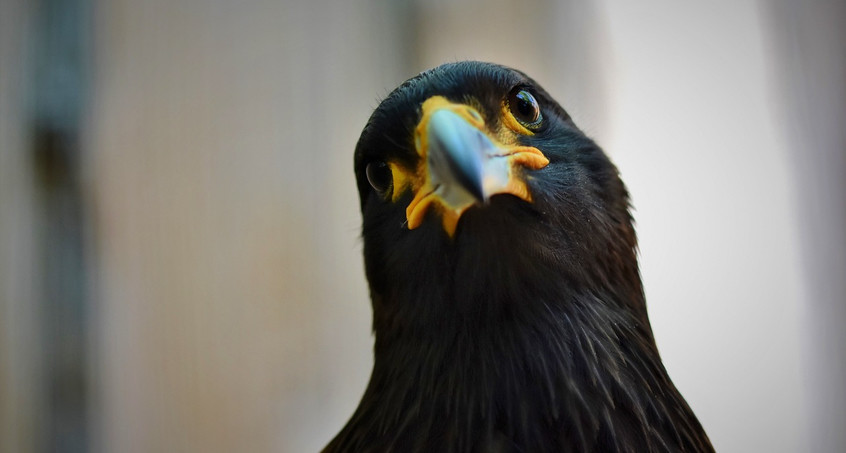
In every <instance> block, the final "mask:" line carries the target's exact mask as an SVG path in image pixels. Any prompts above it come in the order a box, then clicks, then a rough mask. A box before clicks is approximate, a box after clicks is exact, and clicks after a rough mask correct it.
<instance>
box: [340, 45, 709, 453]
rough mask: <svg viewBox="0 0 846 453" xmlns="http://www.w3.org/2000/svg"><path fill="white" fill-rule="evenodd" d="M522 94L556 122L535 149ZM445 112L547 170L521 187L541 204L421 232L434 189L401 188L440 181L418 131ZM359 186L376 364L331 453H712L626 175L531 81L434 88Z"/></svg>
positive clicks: (417, 102)
mask: <svg viewBox="0 0 846 453" xmlns="http://www.w3.org/2000/svg"><path fill="white" fill-rule="evenodd" d="M515 89H516V90H524V91H519V93H523V92H526V93H530V94H531V95H532V96H533V98H534V99H536V100H537V105H538V106H539V109H540V110H539V118H541V119H540V120H539V121H538V122H537V124H535V123H532V124H529V123H526V122H524V121H520V123H521V124H523V125H524V126H526V128H528V129H526V130H523V129H520V131H522V132H521V133H512V132H510V131H509V130H508V129H507V128H506V127H505V126H506V123H508V121H509V119H508V118H506V117H507V116H509V115H512V116H513V115H517V118H518V120H520V118H522V117H523V116H524V115H522V113H521V112H515V111H514V110H515V106H514V105H512V104H513V103H514V102H522V101H520V100H519V99H517V98H513V94H514V93H515ZM433 96H441V97H443V98H445V99H446V100H448V101H449V102H451V103H455V104H456V105H466V106H471V107H472V108H473V109H475V111H478V113H479V114H481V117H482V120H483V122H484V127H483V129H485V131H484V132H485V133H486V134H488V135H490V136H491V137H494V138H492V140H494V141H495V142H497V143H498V141H497V140H498V139H497V138H496V137H499V138H502V137H506V136H507V137H511V136H513V137H514V140H516V142H518V143H516V144H515V146H517V145H520V146H529V147H534V148H537V149H538V150H540V151H541V152H542V153H543V155H544V156H545V157H546V158H547V159H548V161H549V163H548V165H544V166H543V167H542V168H538V169H530V168H523V167H519V166H518V167H515V168H517V170H514V172H515V174H516V175H517V176H516V178H518V179H520V180H522V181H524V182H525V185H526V187H527V188H528V191H529V193H530V199H524V198H528V197H523V198H521V197H519V196H515V195H512V194H509V193H504V194H495V195H492V196H490V197H489V199H486V200H485V199H481V200H478V201H477V202H476V203H474V204H473V206H471V207H469V209H466V210H465V211H463V212H462V213H461V214H460V219H459V220H458V223H457V225H456V226H455V229H454V231H452V232H451V231H449V229H448V228H445V225H444V222H442V219H441V217H442V216H443V214H439V212H438V210H436V209H430V211H429V212H426V213H425V215H424V216H423V217H422V221H421V222H420V224H419V226H417V227H415V228H413V229H410V228H409V225H408V223H407V222H409V218H410V217H409V214H408V213H407V211H406V209H407V207H408V206H409V204H410V203H412V201H413V199H414V197H415V189H419V185H420V184H417V186H415V184H412V183H410V184H398V182H402V181H404V180H403V179H401V178H400V177H399V176H398V175H397V173H398V172H399V171H400V170H402V172H408V174H411V175H414V174H415V173H414V171H415V170H414V169H418V168H421V166H424V164H425V162H421V159H423V158H422V157H421V154H420V152H419V150H418V148H419V146H420V144H419V143H416V144H415V140H416V138H415V137H416V136H415V130H416V128H418V125H419V124H420V123H421V120H422V117H423V116H424V112H423V109H422V107H421V106H422V105H423V103H424V101H426V100H427V99H430V98H432V97H433ZM509 96H512V98H509ZM509 99H517V100H515V101H510V102H512V104H509ZM521 106H523V105H522V104H521ZM521 108H522V107H521ZM508 109H510V110H511V111H512V113H508V111H507V110H508ZM530 113H531V112H530ZM468 118H470V117H469V116H468ZM524 119H525V118H524ZM526 121H528V120H526ZM471 122H472V121H471ZM512 129H513V128H512ZM517 129H519V127H518V128H517ZM515 130H516V129H515ZM507 137H506V138H507ZM417 141H418V142H419V138H418V139H417ZM506 141H507V140H506ZM392 171H393V174H392V173H391V172H392ZM355 173H356V177H357V183H358V190H359V193H360V201H361V210H362V215H363V227H362V236H363V243H364V260H365V269H366V274H367V279H368V281H369V284H370V292H371V297H372V303H373V330H374V333H375V346H374V354H375V364H374V367H373V372H372V375H371V378H370V383H369V385H368V387H367V389H366V391H365V394H364V396H363V397H362V400H361V403H360V405H359V407H358V409H357V410H356V411H355V413H354V414H353V416H352V418H351V419H350V420H349V422H348V423H347V425H346V426H345V427H344V428H343V430H342V431H341V432H340V433H339V434H338V435H337V436H336V437H335V438H334V440H332V441H331V442H330V443H329V445H328V446H327V447H326V449H325V450H324V451H325V452H387V451H392V452H553V451H555V452H557V451H602V452H604V451H608V452H613V451H627V452H648V451H688V452H701V451H712V450H713V449H712V447H711V444H710V442H709V440H708V437H707V436H706V434H705V432H704V431H703V429H702V427H701V426H700V424H699V422H698V421H697V419H696V417H695V415H694V414H693V412H692V411H691V409H690V408H689V407H688V405H687V403H686V402H685V400H684V399H683V398H682V396H681V395H680V394H679V392H678V391H677V390H676V388H675V387H674V385H673V384H672V382H671V381H670V378H669V376H668V375H667V372H666V371H665V369H664V366H663V365H662V363H661V359H660V357H659V354H658V351H657V349H656V346H655V341H654V339H653V335H652V331H651V328H650V325H649V319H648V317H647V313H646V306H645V302H644V296H643V290H642V286H641V281H640V275H639V271H638V264H637V257H636V238H635V232H634V229H633V226H632V220H631V217H630V214H629V201H628V194H627V192H626V189H625V187H624V185H623V183H622V181H621V180H620V178H619V176H618V172H617V169H616V168H615V167H614V165H613V164H612V163H611V162H610V161H609V160H608V158H607V157H606V155H605V154H604V153H603V151H602V150H601V149H600V148H599V147H598V146H597V145H596V144H595V143H594V142H593V141H592V140H591V139H589V138H588V137H586V136H585V135H584V134H583V133H582V132H581V131H580V130H579V129H578V128H577V127H576V126H575V124H574V123H573V121H572V120H571V119H570V117H569V115H568V114H567V113H566V112H565V111H564V109H563V108H561V107H560V106H559V105H558V104H557V103H556V102H555V101H554V100H553V99H552V98H551V97H550V96H549V94H548V93H547V92H546V91H544V89H543V88H541V87H540V86H539V85H538V84H537V83H535V82H534V81H533V80H532V79H530V78H529V77H527V76H526V75H524V74H523V73H521V72H519V71H515V70H512V69H509V68H506V67H503V66H498V65H493V64H487V63H477V62H462V63H453V64H446V65H443V66H440V67H438V68H435V69H432V70H430V71H427V72H424V73H421V74H420V75H418V76H416V77H414V78H412V79H410V80H408V81H407V82H405V83H403V84H402V85H401V86H400V87H398V88H397V89H396V90H394V91H393V92H392V93H390V95H388V97H387V98H386V99H385V100H384V101H383V102H382V103H381V104H380V105H379V107H378V108H377V109H376V111H375V112H374V113H373V115H372V117H371V118H370V120H369V122H368V123H367V125H366V127H365V128H364V131H363V132H362V134H361V138H360V140H359V142H358V145H357V147H356V151H355ZM368 174H370V178H368ZM462 184H465V183H462ZM465 185H466V184H465ZM470 192H473V191H472V190H470ZM476 197H477V198H478V195H476ZM440 212H443V211H440Z"/></svg>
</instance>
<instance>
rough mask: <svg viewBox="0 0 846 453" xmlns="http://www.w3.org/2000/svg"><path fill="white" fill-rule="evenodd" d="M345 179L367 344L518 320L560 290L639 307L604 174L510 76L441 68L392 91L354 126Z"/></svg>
mask: <svg viewBox="0 0 846 453" xmlns="http://www.w3.org/2000/svg"><path fill="white" fill-rule="evenodd" d="M355 173H356V178H357V183H358V190H359V194H360V201H361V210H362V216H363V228H362V235H363V240H364V255H365V267H366V272H367V277H368V280H369V283H370V288H371V295H372V298H373V303H374V328H375V329H376V331H377V337H378V333H379V331H380V330H390V329H396V328H401V327H400V326H402V327H409V326H411V327H413V326H415V325H416V326H419V327H421V328H423V329H428V328H431V327H432V326H433V325H440V324H443V323H444V322H448V321H445V320H448V319H455V318H461V319H464V321H462V322H466V319H470V318H473V319H485V318H486V317H498V316H501V315H503V314H506V313H507V314H509V315H512V316H513V315H518V316H519V313H520V312H522V311H526V310H528V311H531V310H532V308H531V307H528V308H527V307H526V305H527V304H529V305H531V303H532V302H531V301H532V300H538V301H541V300H542V301H545V302H546V303H549V301H552V300H557V299H561V295H562V291H563V292H564V293H565V294H566V293H567V291H570V292H571V293H574V292H576V291H584V292H591V291H594V290H596V291H603V292H605V293H609V294H612V295H617V296H619V297H614V298H615V299H619V300H623V299H626V300H629V299H632V297H633V298H634V299H636V302H631V301H628V302H622V303H628V304H635V305H637V306H638V307H636V308H637V309H640V307H639V305H640V304H642V295H641V287H640V280H639V276H638V272H637V261H636V256H635V235H634V231H633V228H632V224H631V219H630V216H629V212H628V196H627V193H626V190H625V187H624V186H623V184H622V182H621V181H620V178H619V176H618V172H617V169H616V168H615V167H614V165H613V164H612V163H611V162H610V161H609V160H608V158H607V157H606V155H605V154H604V153H603V151H602V150H601V149H600V148H599V147H598V146H597V145H596V144H595V143H594V142H593V141H592V140H590V139H589V138H588V137H586V136H585V135H584V134H583V133H582V132H581V131H580V130H579V129H578V128H577V127H576V125H575V124H574V123H573V121H572V120H571V118H570V117H569V115H568V114H567V112H566V111H565V110H564V109H563V108H562V107H561V106H560V105H559V104H558V103H557V102H556V101H555V100H554V99H552V97H551V96H550V95H549V94H548V93H547V92H546V91H545V90H544V89H543V88H542V87H541V86H540V85H538V84H537V83H536V82H535V81H534V80H532V79H531V78H529V77H527V76H526V75H525V74H523V73H521V72H519V71H516V70H513V69H510V68H506V67H503V66H499V65H494V64H488V63H478V62H461V63H451V64H446V65H443V66H440V67H437V68H435V69H432V70H429V71H426V72H424V73H421V74H420V75H418V76H416V77H414V78H412V79H410V80H408V81H407V82H405V83H403V84H402V85H401V86H400V87H398V88H397V89H396V90H394V91H393V92H392V93H390V94H389V95H388V97H387V98H386V99H385V100H384V101H382V103H381V104H380V105H379V107H378V108H377V109H376V110H375V112H374V113H373V115H372V116H371V118H370V120H369V122H368V123H367V125H366V127H365V128H364V131H363V132H362V134H361V138H360V139H359V142H358V145H357V147H356V151H355ZM615 293H619V294H615ZM629 293H630V294H629ZM628 296H631V297H628ZM527 301H528V302H527ZM518 305H519V306H518ZM538 306H539V307H540V303H538ZM539 307H538V309H540V308H539Z"/></svg>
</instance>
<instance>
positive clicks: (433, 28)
mask: <svg viewBox="0 0 846 453" xmlns="http://www.w3.org/2000/svg"><path fill="white" fill-rule="evenodd" d="M0 1H2V3H0V38H2V39H1V40H0V159H2V160H0V297H2V299H0V329H2V331H0V451H3V452H5V451H9V452H12V451H15V452H17V451H37V450H39V449H41V448H42V447H43V445H46V444H47V443H46V442H47V441H45V440H43V439H41V438H40V437H39V434H41V431H39V429H40V428H41V427H43V420H45V419H46V418H48V417H46V416H45V414H44V411H47V410H49V405H46V404H45V403H44V401H43V399H44V395H43V394H42V393H40V392H39V389H40V387H39V386H40V385H42V384H43V382H42V381H43V380H45V379H48V378H49V376H47V374H49V373H46V372H44V371H43V370H41V369H40V367H41V365H42V364H43V363H44V360H43V359H42V358H41V357H40V356H39V354H40V353H41V351H42V349H41V347H40V346H39V342H40V341H42V340H43V337H44V332H43V330H44V328H45V326H47V325H49V324H47V323H45V321H44V318H45V314H44V313H39V311H38V309H37V307H40V306H42V305H39V304H40V301H39V299H40V298H42V295H41V290H40V289H39V287H38V284H37V282H38V281H39V278H41V277H43V276H42V275H40V274H39V272H40V271H39V267H38V257H37V256H36V255H37V250H38V248H39V246H40V245H39V244H38V241H39V240H40V239H39V237H38V236H37V235H35V234H34V233H33V230H35V229H36V226H37V224H38V222H39V219H38V209H37V207H36V205H37V203H38V202H37V200H35V198H36V197H35V190H36V189H35V188H34V184H35V183H34V182H33V181H32V178H33V175H32V165H31V163H30V162H29V160H28V159H29V158H30V157H29V154H28V151H27V150H28V149H30V147H31V146H30V144H29V143H28V142H27V141H28V140H29V138H28V136H27V134H26V130H27V129H26V128H27V121H28V117H27V99H28V97H30V96H31V93H27V88H26V87H27V86H29V85H28V84H27V80H29V75H28V72H27V71H28V69H27V68H30V67H31V64H29V63H31V62H27V56H28V55H29V54H28V53H27V49H28V48H30V47H31V44H29V40H30V39H32V36H33V32H32V30H31V29H30V27H29V25H28V24H30V22H31V17H30V16H32V15H33V14H34V13H33V11H35V7H33V6H28V5H29V4H28V2H22V1H20V0H0ZM42 3H43V2H42ZM793 8H796V7H791V8H781V9H777V8H774V7H772V6H771V4H770V3H769V2H758V1H755V0H742V1H731V2H729V1H717V2H709V3H707V4H702V5H692V4H689V3H688V4H685V5H680V4H678V2H671V1H662V0H656V1H651V2H645V3H644V2H640V3H638V4H636V5H635V4H627V3H625V2H612V1H601V2H592V1H587V0H562V1H554V0H529V1H524V2H520V3H519V4H518V3H514V2H509V1H505V0H494V1H482V0H460V1H443V0H438V1H423V0H405V1H400V2H378V1H375V0H355V1H348V2H330V1H329V0H311V1H308V0H293V1H287V2H266V1H261V0H249V1H244V2H224V1H217V2H202V1H192V0H186V1H182V2H173V1H166V0H151V1H144V2H138V1H131V0H111V1H94V2H93V4H92V12H93V17H92V18H91V23H92V24H93V28H92V30H91V33H92V35H91V36H92V37H93V40H92V42H91V49H90V51H91V54H92V59H91V62H90V63H91V65H92V67H91V68H90V71H89V72H90V73H91V74H92V78H91V80H90V81H88V83H89V84H90V87H91V88H90V91H89V93H90V96H89V99H88V102H87V105H88V110H87V114H86V116H85V123H84V127H83V130H82V131H81V132H82V134H83V135H82V137H83V141H82V148H83V165H82V168H81V171H82V188H83V190H84V191H83V198H82V201H83V202H84V204H85V210H84V212H86V213H87V217H86V219H85V225H86V238H87V241H86V244H87V249H86V253H87V260H86V263H87V266H89V267H90V269H88V273H87V274H83V275H88V280H87V281H86V285H87V287H88V289H89V290H88V291H87V294H88V295H89V296H88V300H87V302H86V304H87V311H86V312H87V314H88V316H90V319H89V320H88V322H87V323H86V325H88V326H89V327H90V331H89V332H88V333H89V342H90V347H89V353H88V358H89V361H90V363H88V364H87V366H88V368H87V370H88V373H87V376H86V380H87V381H86V388H87V389H88V391H87V392H86V393H85V397H86V398H87V407H88V408H89V416H90V417H89V419H87V420H86V421H85V426H86V429H87V430H88V431H87V432H88V436H89V438H90V443H89V444H90V446H91V447H93V448H92V449H93V450H94V451H103V452H111V451H120V452H136V451H137V452H147V451H185V452H189V451H210V452H215V451H220V452H224V451H226V452H228V451H257V452H258V451H283V452H299V451H316V450H318V449H319V448H321V447H322V446H323V445H325V444H326V442H328V441H329V439H330V438H331V437H332V436H333V435H334V433H336V432H337V431H338V430H339V429H340V428H341V426H342V425H343V424H344V422H345V421H346V419H347V418H348V417H349V416H350V415H351V414H352V411H353V410H354V408H355V406H356V404H357V403H358V399H359V398H360V396H361V394H362V393H363V391H364V386H365V385H366V382H367V378H368V376H369V372H370V366H371V364H372V358H371V352H372V349H371V348H372V338H371V336H370V305H369V300H368V295H367V288H366V283H365V281H364V275H363V270H362V266H361V258H360V252H361V250H360V243H359V240H358V233H359V223H360V216H359V213H358V196H357V194H356V192H355V183H354V180H353V174H352V151H353V147H354V145H355V142H356V140H357V138H358V134H359V132H360V130H361V128H362V127H363V125H364V123H365V122H366V120H367V118H368V116H369V114H370V112H371V111H372V109H373V108H375V107H376V105H377V104H378V101H379V99H380V98H382V97H384V96H385V95H386V94H387V93H388V92H389V91H390V90H391V89H393V88H394V87H395V86H396V85H397V84H399V83H400V82H402V81H403V80H404V79H406V78H408V77H411V76H413V75H415V74H416V73H417V72H419V71H421V70H423V69H426V68H428V67H431V66H434V65H437V64H439V63H442V62H445V61H455V60H460V59H479V60H490V61H496V62H499V63H504V64H508V65H512V66H514V67H517V68H519V69H522V70H524V71H525V72H527V73H528V74H529V75H530V76H532V77H533V78H535V79H536V80H537V81H538V82H540V83H541V84H543V85H544V86H545V87H546V88H547V89H548V91H550V92H551V93H552V94H553V95H554V96H555V97H556V98H557V99H558V100H559V101H561V103H562V105H564V107H565V108H566V109H567V110H568V111H569V112H570V113H571V114H572V116H573V117H574V119H575V121H576V123H577V124H579V126H580V127H581V128H582V129H583V130H585V131H586V132H587V133H588V134H589V135H590V136H592V137H594V138H595V139H596V140H597V141H598V142H599V143H600V145H602V146H603V147H604V148H605V149H606V151H607V152H608V153H609V155H610V156H611V157H612V159H613V160H614V161H615V162H616V163H617V164H618V167H619V168H620V170H621V172H622V175H623V178H624V180H625V181H626V182H627V184H628V186H629V189H630V191H631V194H632V199H633V203H634V206H635V211H634V215H635V218H636V220H637V228H638V234H639V237H640V245H641V256H642V261H641V263H642V274H643V277H644V282H645V286H646V292H647V300H648V306H649V309H650V317H651V320H652V323H653V328H654V331H655V335H656V339H657V341H658V346H659V349H660V350H661V352H662V355H663V358H664V360H665V364H666V366H667V369H668V370H669V372H670V375H671V376H672V378H673V379H674V381H675V382H676V384H677V386H678V387H679V388H680V389H681V391H682V392H683V394H684V395H685V396H686V398H687V399H688V401H689V402H690V404H691V406H692V407H693V409H694V411H695V412H696V413H697V414H698V415H699V417H700V419H701V421H702V422H703V425H704V426H705V428H706V430H707V431H708V432H709V434H710V436H711V438H712V440H713V442H714V445H715V447H717V449H718V451H728V452H731V451H737V452H745V451H785V452H792V451H809V450H811V451H839V450H842V448H841V447H843V446H844V444H843V440H842V433H841V434H840V435H841V437H837V436H838V432H834V430H833V429H832V427H833V426H837V424H838V423H839V424H840V425H842V424H843V423H844V421H846V420H844V419H843V414H842V411H840V412H838V411H837V410H836V408H838V407H844V406H846V405H843V404H841V405H838V404H836V402H838V401H843V398H844V394H843V392H842V389H841V388H840V385H839V381H838V380H837V378H836V376H837V373H840V372H842V370H843V364H844V353H843V349H838V348H837V344H838V343H837V342H838V341H842V336H838V335H837V334H836V332H832V329H833V328H834V327H832V326H836V325H837V323H838V322H842V321H844V319H843V313H842V301H843V300H844V298H846V295H844V290H843V287H842V281H841V282H840V283H841V286H837V285H836V283H837V278H836V276H837V275H838V272H839V271H843V269H842V267H841V266H843V263H842V261H838V260H840V259H842V257H843V256H844V253H843V247H844V244H846V241H844V238H843V237H842V231H843V230H837V229H836V227H833V228H824V227H822V226H821V225H827V224H828V223H827V222H836V221H837V218H834V217H832V218H828V217H826V216H825V215H823V213H824V212H841V213H842V212H843V208H844V206H843V197H839V198H838V197H835V196H831V197H830V198H826V200H827V201H826V203H828V205H830V206H833V207H832V208H831V209H828V210H827V209H825V206H824V207H823V208H819V209H815V210H814V209H812V210H808V209H805V208H803V206H806V205H809V204H813V203H815V201H814V200H818V199H819V197H820V193H825V190H826V188H828V189H827V190H828V191H829V192H830V191H837V190H840V189H842V188H843V183H842V182H843V180H844V177H846V168H842V169H841V168H839V167H838V165H840V164H839V163H838V162H840V163H842V156H843V155H844V154H843V153H844V149H843V143H842V136H841V135H837V131H839V130H840V129H839V128H837V127H828V128H820V129H814V127H813V126H814V125H816V124H818V123H817V122H815V121H813V120H811V119H810V118H812V117H813V113H814V112H815V111H817V110H819V111H820V112H826V113H825V115H826V116H825V117H826V118H831V117H833V118H835V120H836V118H838V116H837V115H843V110H842V107H841V108H840V109H839V110H838V108H837V107H836V105H837V102H838V101H837V100H838V99H841V100H842V91H837V89H838V88H837V87H838V86H839V87H840V88H839V89H840V90H842V86H841V85H837V84H836V83H835V82H834V81H835V80H836V77H837V76H836V75H835V76H829V77H823V78H821V77H820V76H819V74H820V72H819V71H826V73H827V74H840V73H838V72H837V70H836V69H837V68H840V70H842V66H836V65H835V66H836V67H835V70H832V69H831V68H830V67H827V66H825V65H826V64H828V63H825V62H826V61H828V62H829V63H830V62H831V61H835V62H838V61H839V62H840V63H837V64H842V61H843V60H842V55H841V57H840V59H839V60H838V59H837V58H834V59H833V60H832V59H825V58H824V55H825V53H822V54H819V53H815V54H814V55H815V57H814V58H810V59H805V58H804V57H803V56H802V55H806V53H805V52H807V49H808V48H809V46H810V48H812V49H821V48H826V49H834V50H833V52H837V51H838V50H837V49H840V50H842V45H841V46H840V47H838V46H836V45H831V43H832V42H846V40H840V41H837V39H832V38H836V37H837V36H842V30H843V29H844V26H846V23H844V21H846V19H842V18H841V17H840V16H838V15H837V14H832V13H831V11H829V13H820V11H821V10H818V9H816V8H817V7H816V6H815V5H811V4H810V3H808V4H807V6H805V7H804V8H805V9H801V11H804V13H805V15H804V16H802V17H804V19H801V20H794V19H793V18H794V16H796V15H797V14H799V12H797V10H796V9H793ZM838 11H839V10H838ZM812 13H813V14H812ZM820 14H822V16H820ZM821 17H822V18H821ZM785 23H786V24H789V26H784V27H782V26H781V25H780V24H785ZM820 23H825V24H826V25H825V26H824V27H821V26H820ZM838 26H839V28H838ZM837 30H840V32H839V34H838V31H837ZM797 36H799V38H797ZM802 36H804V37H802ZM809 36H810V37H809ZM821 36H822V38H821ZM826 37H827V38H826ZM797 42H799V43H803V44H802V45H801V46H799V47H801V48H802V49H804V50H802V51H801V52H796V51H795V49H794V50H793V51H791V52H792V53H791V52H786V51H785V49H786V48H787V47H789V45H790V44H791V43H797ZM827 44H828V47H826V45H827ZM821 52H824V51H821ZM820 55H822V56H823V57H820ZM797 67H802V68H803V69H802V70H801V71H800V70H797V69H796V68H797ZM793 70H795V72H794V71H793ZM782 71H784V72H785V73H786V74H788V75H787V76H784V77H782V76H781V75H780V74H781V72H782ZM820 80H824V81H825V83H822V84H820V83H819V81H820ZM797 86H798V87H803V86H805V87H806V88H805V89H810V88H808V87H811V88H813V90H819V91H813V93H814V96H809V97H808V96H804V95H803V91H802V90H801V89H798V88H797ZM821 87H823V88H821ZM837 93H839V94H837ZM829 94H831V96H829V97H827V95H829ZM835 94H836V95H837V96H841V97H836V96H835ZM805 102H807V103H805ZM796 106H801V107H802V108H801V109H797V108H795V107H796ZM794 111H802V112H808V113H807V114H806V113H803V114H801V115H797V114H795V113H791V112H794ZM806 115H807V116H806ZM797 118H798V119H800V120H807V122H806V123H801V124H799V125H798V126H797V125H796V124H794V122H795V121H796V120H797ZM832 124H834V123H832ZM808 137H816V138H817V139H818V140H820V141H819V143H823V144H824V145H825V149H826V150H827V151H826V152H825V153H803V146H805V144H806V143H807V142H808V140H807V139H808ZM820 137H823V138H820ZM824 137H829V138H828V139H825V138H824ZM838 140H841V141H838ZM797 156H807V159H808V162H804V163H805V164H807V166H805V167H802V166H801V165H798V163H797V162H800V161H802V160H803V158H802V157H797ZM838 159H841V160H838ZM820 168H823V169H825V170H826V171H827V172H826V173H825V174H826V175H827V176H826V179H825V181H827V182H826V184H828V185H826V184H821V185H815V181H814V175H815V174H816V171H815V169H820ZM797 169H799V170H797ZM797 173H799V175H797ZM810 187H815V189H814V190H811V189H809V188H810ZM820 191H822V192H820ZM837 209H840V211H837ZM835 224H836V223H835ZM809 232H812V233H809ZM809 234H810V235H811V236H813V237H814V238H815V239H814V240H809ZM826 244H834V245H832V247H830V248H828V249H826V248H825V245H826ZM838 247H839V248H838ZM824 250H828V252H826V253H828V254H826V255H825V258H826V259H825V260H818V259H817V258H819V257H820V256H822V252H821V251H824ZM842 273H843V272H841V274H842ZM820 275H822V277H820ZM48 283H49V282H48ZM820 294H823V295H825V296H826V297H827V299H824V300H825V301H827V302H825V303H819V302H818V300H819V295H820ZM838 301H839V302H840V304H838ZM838 317H840V318H838ZM820 326H822V327H820ZM821 329H824V330H825V332H826V334H825V335H821V334H820V333H819V332H818V331H817V330H821ZM819 351H824V354H825V355H821V354H818V353H819ZM825 359H828V360H825ZM821 375H825V376H826V377H828V378H826V379H823V378H820V376H821ZM832 376H834V377H832ZM826 395H828V396H830V398H828V399H826V398H824V396H826ZM815 439H816V440H815ZM819 439H823V440H819ZM40 442H44V443H43V444H42V443H40Z"/></svg>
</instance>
